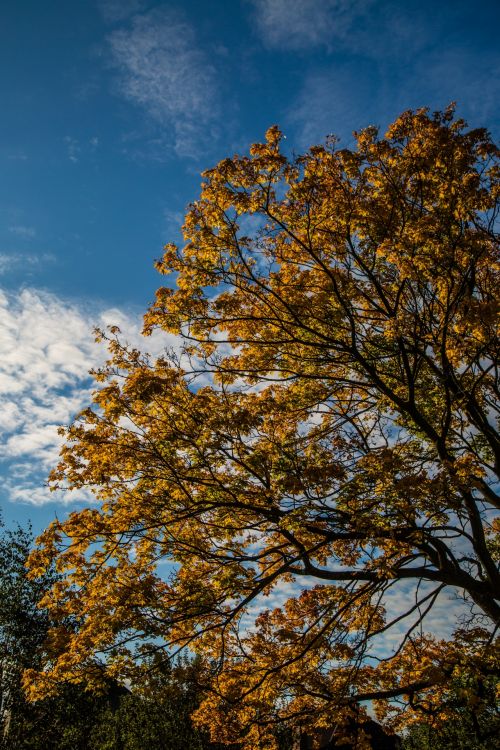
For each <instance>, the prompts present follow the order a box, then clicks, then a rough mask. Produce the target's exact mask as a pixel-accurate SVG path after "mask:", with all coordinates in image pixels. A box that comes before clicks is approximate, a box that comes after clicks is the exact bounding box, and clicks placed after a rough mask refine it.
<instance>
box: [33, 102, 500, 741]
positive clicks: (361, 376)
mask: <svg viewBox="0 0 500 750" xmlns="http://www.w3.org/2000/svg"><path fill="white" fill-rule="evenodd" d="M280 141H281V133H280V131H279V130H278V129H277V128H276V127H273V128H271V129H270V130H269V131H268V132H267V134H266V142H265V143H262V144H256V145H254V146H253V147H252V148H251V150H250V156H248V157H247V156H244V157H240V156H235V157H233V158H228V159H225V160H223V161H222V162H220V163H219V164H218V165H217V166H216V167H215V168H214V169H211V170H209V171H207V172H205V173H204V182H203V184H202V190H201V196H200V198H199V200H197V201H196V202H195V203H193V204H192V205H191V206H190V209H189V211H188V213H187V216H186V219H185V224H184V228H183V231H184V237H185V241H186V242H185V245H184V247H182V248H178V247H176V246H174V245H167V246H166V248H165V255H164V257H163V259H162V260H161V261H160V262H159V263H158V269H159V271H160V272H161V273H164V274H171V276H170V279H171V281H170V284H169V285H168V286H165V287H162V288H161V289H159V291H158V293H157V296H156V301H155V303H154V304H153V305H152V307H151V308H150V310H149V312H148V313H147V315H146V318H145V322H146V332H147V333H148V332H151V331H152V330H153V329H158V328H159V329H163V330H165V331H167V332H169V333H172V332H174V333H176V334H178V336H179V341H180V342H181V344H182V351H181V354H180V355H179V354H177V355H176V354H175V353H171V354H169V353H167V352H166V353H165V356H163V357H160V358H158V359H156V360H152V359H150V358H148V357H147V356H143V355H142V354H141V353H140V352H138V351H135V350H130V349H129V348H127V347H126V346H124V345H123V344H122V343H120V340H119V334H118V332H117V331H114V330H113V331H111V333H109V334H107V335H106V337H107V338H109V343H110V352H111V354H110V360H109V362H108V364H107V366H106V367H104V368H103V369H102V370H100V371H99V372H98V373H96V376H97V379H98V381H100V382H101V387H100V389H99V390H97V391H96V394H95V403H94V406H93V407H92V408H89V409H87V410H86V411H84V412H83V413H82V414H81V415H80V417H79V418H78V419H77V420H76V421H75V423H74V424H73V425H71V426H70V427H69V429H68V431H67V443H66V446H65V448H64V449H63V452H62V460H61V464H60V466H59V468H58V469H57V470H56V471H55V472H54V473H53V477H52V478H53V481H54V484H55V485H65V486H70V487H72V488H76V489H78V488H82V487H85V488H86V487H90V488H91V489H92V490H93V491H94V493H95V494H96V497H97V498H98V500H99V504H98V505H97V506H96V507H93V508H88V509H86V510H84V511H82V512H79V513H74V514H72V515H71V516H70V517H69V518H68V520H66V521H64V522H61V523H60V522H56V523H54V524H52V526H51V527H50V528H49V529H48V530H47V531H46V532H45V533H44V534H43V535H42V537H41V539H40V547H39V550H38V551H37V552H36V553H34V554H33V556H32V570H33V574H34V575H36V574H37V573H38V572H40V571H42V570H43V569H44V567H45V566H46V565H48V564H50V561H52V560H53V559H54V558H55V559H56V560H57V565H58V568H59V570H60V571H62V572H64V574H65V577H64V580H63V581H62V582H58V583H57V584H56V586H55V587H54V589H53V591H52V593H51V595H50V596H48V597H46V599H45V600H44V605H45V606H47V607H48V608H49V609H50V611H51V613H52V616H53V617H59V618H61V619H63V618H64V617H66V616H67V615H68V614H71V615H72V616H74V617H76V618H77V620H78V622H79V623H80V625H79V628H78V630H77V632H75V633H70V632H67V631H65V629H64V627H62V626H61V627H59V628H56V629H54V630H53V633H52V636H51V638H50V640H49V643H48V645H47V667H46V669H45V670H44V671H43V672H39V673H38V674H36V673H34V672H31V673H29V674H28V675H27V683H28V685H29V689H30V690H31V692H32V695H33V696H36V695H38V694H40V693H43V692H46V691H50V689H51V687H52V685H53V684H54V683H55V682H57V680H58V679H60V678H64V679H71V680H75V681H78V680H81V679H84V678H85V679H90V680H92V679H93V672H92V670H93V664H94V657H95V654H96V653H99V654H100V655H101V657H103V658H104V656H105V655H107V661H108V665H109V671H110V673H111V674H112V675H113V676H121V677H130V678H131V679H135V680H137V679H139V678H138V675H139V673H140V671H141V654H145V653H148V652H150V651H154V650H158V649H160V648H163V647H164V648H165V649H166V653H173V652H174V651H175V650H176V649H178V648H183V647H189V649H191V650H192V651H195V652H198V653H199V654H201V656H202V657H203V658H205V659H206V660H207V664H208V665H209V667H210V670H208V672H207V675H208V676H209V678H210V685H209V687H210V692H209V693H207V698H206V700H205V701H204V703H203V704H202V706H201V708H200V709H199V711H198V718H199V720H200V721H201V722H205V723H208V724H209V725H210V726H211V727H212V730H213V735H214V737H216V738H217V739H221V740H225V741H229V740H231V739H234V738H235V737H238V736H240V737H244V738H245V741H246V743H247V746H248V747H258V746H259V743H260V746H262V747H268V746H269V747H271V746H273V742H274V739H273V737H274V735H273V731H272V730H271V727H272V724H273V722H274V721H276V720H282V719H284V720H287V721H289V722H290V723H291V724H294V723H295V724H296V725H300V726H302V727H303V728H304V727H305V728H307V727H312V726H314V725H317V726H321V725H325V724H331V722H332V721H333V718H335V721H338V720H339V719H340V718H342V716H343V715H345V716H346V719H347V717H348V715H349V712H350V711H353V710H354V706H355V705H356V704H357V703H359V701H363V700H365V701H367V700H373V701H375V704H376V706H377V707H378V711H379V714H380V716H382V717H385V718H386V719H388V720H392V722H393V726H394V727H398V726H401V725H402V724H403V723H404V722H405V721H410V720H412V717H414V716H416V715H418V712H419V711H420V712H425V713H426V715H429V714H432V715H433V716H434V718H435V719H436V718H437V719H439V717H441V718H443V719H446V717H447V716H448V715H449V713H448V712H449V711H451V702H447V690H448V686H449V685H450V683H451V681H452V680H456V679H458V678H459V677H460V679H463V680H464V681H465V682H466V683H467V684H469V685H470V684H476V683H477V680H478V679H479V677H477V676H478V675H485V674H486V675H491V674H493V673H495V672H496V671H497V670H498V661H497V656H495V654H496V653H497V652H496V651H495V626H496V625H497V624H498V621H499V618H500V599H499V596H500V586H499V582H500V579H499V573H498V567H497V564H496V563H497V559H498V555H497V553H496V550H497V549H498V547H496V546H495V543H494V537H493V532H494V522H493V515H492V511H493V510H494V509H498V507H499V505H500V499H499V496H498V484H497V482H498V472H499V466H500V439H499V434H498V431H497V426H498V425H497V422H496V420H497V417H498V395H499V370H498V358H497V355H498V349H497V346H498V338H497V329H496V327H495V324H496V315H497V312H498V285H497V281H498V242H497V235H496V234H495V227H496V223H495V222H496V219H497V211H498V208H497V200H498V174H499V172H498V166H497V159H498V150H497V149H496V148H495V146H494V145H493V143H492V142H491V139H490V137H489V134H488V133H487V131H485V130H484V129H476V130H469V129H468V128H467V125H466V124H465V123H464V122H463V121H461V120H457V119H455V118H454V113H453V110H452V109H451V108H450V109H448V110H447V111H445V112H443V113H435V114H430V113H429V112H428V111H427V110H419V111H417V112H406V113H404V114H403V115H402V116H401V117H399V119H397V120H396V122H394V124H393V125H391V127H390V128H389V129H388V131H387V133H386V134H385V136H384V137H380V136H379V134H378V132H377V130H376V129H375V128H367V129H365V130H363V131H361V132H360V133H359V134H357V146H356V148H355V149H353V150H349V149H341V148H339V147H338V145H337V143H336V142H335V140H333V139H332V140H330V141H328V142H327V143H326V145H324V146H315V147H313V148H311V149H310V150H309V151H308V152H307V153H306V154H304V155H303V156H300V157H298V158H293V159H289V158H287V157H286V156H285V155H284V154H283V153H282V150H281V148H280ZM159 563H161V564H162V567H158V566H159ZM164 563H169V566H168V565H165V564H164ZM162 571H163V573H164V574H163V575H161V573H162ZM447 593H448V594H453V593H455V594H456V595H457V598H462V599H463V600H464V617H463V618H462V619H461V620H460V622H451V623H449V624H450V625H451V626H452V627H451V628H450V632H449V633H448V634H446V633H444V632H443V633H441V634H438V635H439V637H438V635H436V634H433V633H432V629H431V628H430V627H429V628H428V630H429V631H431V632H427V633H426V622H427V620H428V619H429V616H430V615H431V614H432V613H433V611H434V609H435V605H436V603H437V602H439V601H440V600H441V599H442V597H443V596H445V595H446V594H447ZM266 596H267V597H271V598H269V599H267V600H266V598H265V597H266ZM266 601H267V602H271V603H272V604H273V605H276V606H275V607H274V609H272V608H271V609H266ZM455 611H456V608H453V609H452V610H451V616H452V617H454V615H453V612H455ZM434 626H435V622H434ZM451 630H454V632H453V633H452V632H451ZM474 680H476V683H475V682H474Z"/></svg>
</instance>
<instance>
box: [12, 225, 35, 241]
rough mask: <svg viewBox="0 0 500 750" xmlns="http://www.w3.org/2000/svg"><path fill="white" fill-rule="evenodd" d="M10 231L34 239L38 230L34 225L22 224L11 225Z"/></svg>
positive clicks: (26, 238)
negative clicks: (26, 225)
mask: <svg viewBox="0 0 500 750" xmlns="http://www.w3.org/2000/svg"><path fill="white" fill-rule="evenodd" d="M9 232H11V234H15V235H16V236H17V237H22V238H23V239H25V240H30V239H33V237H35V236H36V230H35V229H34V227H25V226H22V225H20V224H16V225H14V226H12V227H9Z"/></svg>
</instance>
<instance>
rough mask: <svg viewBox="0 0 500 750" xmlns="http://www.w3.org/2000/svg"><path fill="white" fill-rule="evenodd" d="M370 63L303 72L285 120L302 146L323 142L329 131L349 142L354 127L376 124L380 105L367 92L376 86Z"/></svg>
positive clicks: (344, 143) (356, 128)
mask: <svg viewBox="0 0 500 750" xmlns="http://www.w3.org/2000/svg"><path fill="white" fill-rule="evenodd" d="M371 67H372V66H371V65H369V64H368V63H366V65H365V66H362V65H361V63H360V64H359V66H358V68H357V69H356V71H353V70H352V69H351V68H350V67H349V66H339V65H337V66H334V67H332V68H331V69H326V70H321V71H311V72H310V73H307V74H306V75H305V76H304V80H303V83H302V86H301V88H300V90H299V91H298V93H297V96H296V97H295V99H294V101H292V102H291V104H290V107H289V110H288V113H287V115H286V120H285V122H286V123H287V124H288V125H289V126H291V128H292V129H293V130H294V131H295V134H294V140H296V142H297V143H298V145H299V147H300V148H301V149H306V148H308V147H309V146H311V145H313V144H315V143H322V142H323V141H324V139H325V136H327V135H330V134H333V135H335V136H338V137H340V138H342V141H343V145H344V146H346V145H352V132H353V130H360V129H361V128H363V127H365V126H367V125H372V124H377V122H378V119H377V115H379V114H380V111H381V108H380V106H379V102H378V100H377V99H374V98H373V97H371V96H370V94H371V91H373V90H374V87H376V86H377V80H376V77H375V76H376V74H375V73H374V71H372V69H371Z"/></svg>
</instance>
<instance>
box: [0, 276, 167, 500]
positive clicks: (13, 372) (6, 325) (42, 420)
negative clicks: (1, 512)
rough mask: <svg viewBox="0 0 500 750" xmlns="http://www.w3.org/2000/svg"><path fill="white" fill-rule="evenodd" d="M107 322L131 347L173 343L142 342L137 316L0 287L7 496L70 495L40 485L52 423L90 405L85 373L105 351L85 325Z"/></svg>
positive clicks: (55, 440) (52, 439) (0, 412)
mask: <svg viewBox="0 0 500 750" xmlns="http://www.w3.org/2000/svg"><path fill="white" fill-rule="evenodd" d="M111 324H115V325H118V326H120V328H121V329H122V330H123V331H124V338H126V339H127V340H128V341H129V342H130V343H131V344H133V345H134V346H139V347H140V348H143V349H145V348H148V349H149V350H150V351H151V350H152V351H153V352H155V351H156V352H158V351H161V350H162V348H163V347H164V346H175V344H176V343H177V340H176V339H175V337H173V336H171V337H168V336H166V335H161V336H160V335H158V336H157V337H156V338H155V337H153V339H152V340H150V339H148V341H147V344H148V346H147V347H146V346H145V345H144V340H143V339H142V336H141V335H140V327H141V320H140V316H137V318H134V317H132V316H131V315H127V314H124V313H123V312H122V311H120V310H118V309H104V308H102V309H101V310H100V311H98V312H96V313H93V314H90V313H89V312H87V311H86V310H84V309H83V308H81V307H79V306H77V305H75V304H72V303H69V302H66V301H64V300H62V299H60V298H58V297H57V296H55V295H53V294H49V293H47V292H43V291H40V290H36V289H24V290H22V291H20V292H19V293H17V294H13V293H5V292H0V435H1V438H0V461H2V462H4V463H8V465H9V469H8V471H6V476H9V479H8V481H7V483H6V484H5V483H4V490H6V492H7V494H8V496H9V497H10V499H11V500H14V501H23V502H30V503H34V504H39V503H43V502H49V501H51V500H52V501H53V500H57V499H59V500H61V499H69V500H73V499H74V498H72V497H69V498H68V497H54V495H52V494H51V493H49V491H48V490H47V489H46V488H45V487H44V484H45V480H46V476H47V474H48V471H49V470H50V468H51V467H52V466H54V465H55V464H56V463H57V457H58V454H59V449H60V445H61V437H60V436H59V435H58V434H57V428H58V427H59V426H60V425H65V424H68V423H69V422H70V421H71V419H72V417H73V416H74V415H75V413H77V412H78V411H80V410H81V409H82V408H83V407H84V406H85V405H87V404H89V403H90V397H91V391H92V388H93V381H92V380H91V379H90V377H89V375H88V371H89V369H90V368H91V367H93V366H96V365H99V364H100V363H101V362H102V361H103V359H104V357H105V355H106V352H105V349H104V347H102V346H98V345H96V344H95V342H94V338H93V334H92V329H93V327H94V326H95V325H98V326H101V327H106V326H107V325H111Z"/></svg>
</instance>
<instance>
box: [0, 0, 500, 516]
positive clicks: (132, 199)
mask: <svg viewBox="0 0 500 750" xmlns="http://www.w3.org/2000/svg"><path fill="white" fill-rule="evenodd" d="M0 19H1V20H0V80H1V85H0V101H1V113H2V114H1V117H0V133H1V138H0V162H1V174H2V177H1V179H0V350H1V351H0V354H1V356H0V431H1V432H2V437H1V441H0V471H1V472H2V475H3V476H2V479H3V481H2V484H1V489H0V500H1V503H2V506H3V515H4V517H5V519H6V521H7V523H9V524H10V523H12V522H14V521H16V520H19V521H21V522H24V521H25V520H26V519H27V518H31V519H32V521H33V523H34V527H35V529H36V530H39V529H41V528H42V527H43V526H44V525H46V523H47V522H48V521H50V519H51V518H53V517H54V514H55V513H57V514H59V515H61V516H62V515H64V514H65V513H66V512H67V510H68V508H69V507H75V504H76V505H79V504H80V505H81V503H83V502H85V498H83V497H80V498H75V499H73V500H71V501H70V500H69V498H67V497H61V496H53V495H52V496H51V495H50V494H49V493H48V492H47V490H46V488H45V487H44V480H45V477H46V475H47V472H48V470H49V468H50V466H51V465H53V464H54V462H55V460H56V457H57V452H58V440H59V438H58V437H57V434H56V427H57V425H58V424H64V423H67V422H68V421H69V420H70V419H71V416H72V414H74V413H75V411H77V410H78V409H79V408H81V407H82V406H83V405H85V404H86V403H87V402H88V400H89V395H90V388H91V384H90V383H89V381H88V379H87V377H86V373H87V370H88V369H89V367H91V366H92V365H93V364H95V363H97V362H98V361H99V359H100V358H102V356H103V352H102V350H101V349H99V347H97V346H96V345H94V344H93V337H92V333H91V330H92V326H93V325H95V324H100V325H106V324H108V323H118V324H119V325H121V326H122V328H123V329H124V330H126V331H127V336H128V337H129V339H130V340H132V341H138V340H139V330H140V318H141V314H142V312H144V310H145V308H146V306H147V304H148V303H149V302H150V301H151V300H152V298H153V295H154V291H155V288H156V286H158V285H159V283H160V280H159V278H158V277H157V274H156V272H155V271H154V269H153V261H154V259H155V258H157V257H159V256H160V255H161V249H162V245H163V244H164V243H166V242H168V241H172V240H174V241H175V240H178V239H179V226H180V224H181V221H182V215H183V211H184V208H185V206H186V204H187V203H188V202H189V201H190V200H192V199H195V198H196V197H197V194H198V190H199V183H200V177H199V173H200V171H201V170H202V169H204V168H207V167H210V166H211V165H213V164H214V163H215V162H216V161H217V160H218V159H220V158H222V157H224V156H227V155H231V154H233V153H235V152H244V151H246V149H247V148H248V146H249V144H250V143H252V142H253V141H255V140H259V139H260V138H262V135H263V133H264V131H265V130H266V128H267V127H269V125H271V124H273V123H278V124H279V125H280V126H281V127H282V129H283V130H284V131H285V133H286V135H287V147H288V148H289V149H290V150H291V151H296V152H300V151H301V150H303V149H305V148H306V147H307V146H308V145H311V144H312V143H314V142H320V141H322V140H323V139H324V137H325V136H326V135H327V134H328V133H335V134H336V135H338V136H340V137H341V139H342V142H343V143H344V144H345V145H349V144H350V143H352V131H353V130H354V129H360V128H361V127H364V126H366V125H369V124H375V125H379V126H381V127H382V128H384V126H385V125H387V124H388V123H389V122H390V121H391V120H392V119H394V117H396V116H397V114H399V113H400V112H401V111H402V110H404V109H406V108H416V107H420V106H424V105H427V106H430V107H431V108H432V109H438V108H443V107H445V106H446V105H447V104H448V103H449V102H450V101H452V100H456V101H457V102H458V110H459V113H460V114H461V115H463V116H464V117H465V118H466V119H468V121H469V122H470V124H471V125H473V126H486V127H488V128H489V129H490V130H492V132H493V133H494V134H495V135H497V136H498V132H499V126H500V107H499V104H498V102H499V101H500V96H499V94H500V90H499V89H500V85H499V81H500V75H499V72H500V71H499V68H500V64H499V55H498V50H497V36H496V35H497V32H498V28H499V21H500V5H499V4H498V3H496V2H488V1H487V0H477V1H476V2H474V3H472V2H470V0H466V1H464V0H462V1H461V0H453V1H452V0H444V1H442V2H440V3H437V2H429V1H428V0H421V1H420V2H414V1H413V0H404V2H402V1H401V0H400V1H399V2H396V1H394V2H389V1H387V2H386V1H385V0H241V1H240V0H211V1H209V2H207V0H205V1H204V2H201V1H199V0H184V2H180V1H179V2H148V1H147V0H71V2H68V0H50V1H49V2H44V3H42V2H40V1H39V0H23V2H13V1H12V2H6V3H3V4H2V10H1V15H0ZM164 343H165V342H164V341H160V340H153V341H152V342H151V341H148V342H147V346H148V347H150V346H153V347H161V346H162V345H163V344H164ZM169 343H175V342H169ZM68 503H69V504H68Z"/></svg>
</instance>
